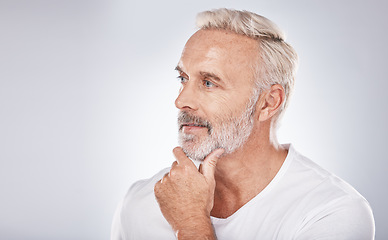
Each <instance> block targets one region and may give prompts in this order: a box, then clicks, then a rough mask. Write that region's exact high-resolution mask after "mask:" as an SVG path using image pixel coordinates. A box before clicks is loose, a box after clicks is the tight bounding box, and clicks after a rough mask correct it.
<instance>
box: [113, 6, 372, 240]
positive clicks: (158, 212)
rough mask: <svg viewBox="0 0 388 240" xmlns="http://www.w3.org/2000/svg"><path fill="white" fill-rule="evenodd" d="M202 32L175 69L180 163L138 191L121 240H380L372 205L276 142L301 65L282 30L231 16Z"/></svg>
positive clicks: (123, 212) (202, 26) (202, 19)
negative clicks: (177, 82)
mask: <svg viewBox="0 0 388 240" xmlns="http://www.w3.org/2000/svg"><path fill="white" fill-rule="evenodd" d="M197 25H198V27H199V30H198V31H197V32H196V33H195V34H194V35H193V36H192V37H191V38H190V39H189V40H188V42H187V43H186V45H185V48H184V50H183V53H182V56H181V59H180V61H179V63H178V66H177V67H176V70H177V71H178V74H179V78H180V80H181V83H182V87H181V90H180V93H179V96H178V98H177V99H176V102H175V105H176V107H177V108H178V109H179V110H180V112H179V117H178V126H179V141H180V147H177V148H175V149H174V150H173V152H174V155H175V158H176V161H175V162H174V163H173V164H172V166H171V168H169V169H165V170H163V171H161V172H160V173H158V174H156V175H155V176H154V177H152V178H151V179H148V180H143V181H139V182H137V183H135V184H134V185H133V186H132V187H131V188H130V190H129V191H128V193H127V195H126V197H125V199H124V200H123V202H122V204H121V205H120V206H119V208H118V210H117V213H116V216H115V219H114V222H113V226H112V239H176V238H177V239H216V238H217V239H220V240H222V239H265V240H268V239H373V238H374V220H373V215H372V211H371V208H370V206H369V204H368V202H367V201H366V200H365V199H364V198H363V197H362V196H361V195H360V194H359V193H358V192H357V191H356V190H354V189H353V188H352V187H351V186H349V185H348V184H346V183H345V182H344V181H342V180H341V179H339V178H337V177H336V176H334V175H333V174H331V173H329V172H327V171H325V170H323V169H322V168H320V167H319V166H317V165H316V164H315V163H313V162H312V161H310V160H309V159H307V158H305V157H304V156H302V155H300V154H299V153H298V152H296V150H295V149H294V148H293V147H292V146H291V145H280V144H278V142H277V139H276V134H275V131H276V125H277V123H278V121H279V119H280V117H281V115H282V113H283V111H284V109H285V108H286V106H287V103H288V100H289V96H290V93H291V90H292V88H293V82H294V75H295V69H296V65H297V56H296V53H295V51H294V49H293V48H292V47H291V46H290V45H289V44H287V43H286V42H285V41H284V37H283V34H282V33H281V31H280V30H279V29H278V28H277V27H276V26H275V25H274V24H273V23H272V22H271V21H269V20H268V19H266V18H264V17H262V16H259V15H256V14H254V13H250V12H246V11H235V10H228V9H219V10H215V11H207V12H203V13H201V14H199V15H198V19H197ZM191 159H192V160H195V161H199V162H201V165H200V166H199V169H197V167H196V165H195V164H194V163H193V161H191Z"/></svg>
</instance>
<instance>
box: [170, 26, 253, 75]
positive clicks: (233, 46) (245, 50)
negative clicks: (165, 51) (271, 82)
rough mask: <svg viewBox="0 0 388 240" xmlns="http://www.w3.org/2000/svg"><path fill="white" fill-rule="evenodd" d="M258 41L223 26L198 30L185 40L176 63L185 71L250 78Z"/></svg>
mask: <svg viewBox="0 0 388 240" xmlns="http://www.w3.org/2000/svg"><path fill="white" fill-rule="evenodd" d="M258 61H259V43H258V41H256V40H254V39H251V38H249V37H246V36H243V35H239V34H236V33H232V32H230V31H225V30H199V31H197V32H196V33H195V34H194V35H193V36H191V38H190V39H189V40H188V41H187V43H186V45H185V48H184V50H183V52H182V56H181V59H180V62H179V64H178V65H179V67H180V68H182V69H183V70H184V71H188V73H189V74H190V72H191V73H195V72H197V71H210V72H217V73H219V74H221V75H224V78H232V79H233V78H234V79H235V78H236V75H238V76H239V77H240V78H241V77H243V78H251V77H252V74H253V66H254V65H256V64H257V63H258Z"/></svg>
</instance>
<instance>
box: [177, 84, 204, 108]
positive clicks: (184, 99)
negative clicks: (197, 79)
mask: <svg viewBox="0 0 388 240" xmlns="http://www.w3.org/2000/svg"><path fill="white" fill-rule="evenodd" d="M197 95H198V94H197V90H196V89H195V86H193V84H192V83H190V81H189V82H187V83H186V84H185V85H183V86H182V88H181V90H180V93H179V95H178V97H177V98H176V100H175V106H176V107H177V108H178V109H180V110H183V109H191V110H197V109H198V96H197Z"/></svg>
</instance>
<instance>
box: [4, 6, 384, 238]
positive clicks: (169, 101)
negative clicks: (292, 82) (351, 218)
mask: <svg viewBox="0 0 388 240" xmlns="http://www.w3.org/2000/svg"><path fill="white" fill-rule="evenodd" d="M217 7H231V8H236V9H247V10H251V11H254V12H257V13H259V14H262V15H264V16H266V17H268V18H270V19H272V20H273V21H274V22H276V23H277V24H278V25H279V26H280V27H281V28H282V29H284V30H285V32H286V33H287V35H288V41H289V42H290V43H291V44H292V45H293V46H294V47H295V48H296V50H297V51H298V53H299V56H300V68H299V72H298V78H297V84H296V89H295V92H294V95H293V98H292V101H291V105H290V108H289V109H288V111H287V113H286V116H285V118H284V121H283V124H282V127H281V129H280V132H279V134H280V140H281V142H283V143H287V142H292V143H293V144H294V145H295V147H296V148H297V150H299V151H300V152H302V153H303V154H305V155H307V156H308V157H310V158H312V159H313V160H315V161H316V162H318V163H319V164H321V165H322V166H323V167H325V168H326V169H328V170H330V171H332V172H334V173H335V174H336V175H338V176H340V177H342V178H343V179H345V180H346V181H348V182H349V183H350V184H352V185H353V186H354V187H355V188H356V189H357V190H358V191H359V192H360V193H361V194H363V195H364V196H365V197H366V198H367V199H368V201H369V202H370V204H371V206H372V208H373V211H374V215H375V219H376V226H377V232H376V238H377V239H388V228H387V227H386V223H387V222H388V217H387V216H388V211H387V207H386V203H387V202H388V193H387V186H386V184H387V180H388V177H387V174H386V171H387V170H388V168H387V166H388V163H387V160H388V159H387V155H386V146H385V143H386V139H387V133H388V127H387V124H386V123H387V122H388V119H387V118H388V110H387V99H386V97H385V95H386V93H387V88H388V83H387V60H386V59H387V55H388V48H387V45H386V43H387V42H388V34H387V23H388V15H387V14H386V10H387V3H386V1H378V0H372V1H366V0H364V1H357V0H353V1H337V0H329V1H252V0H251V1H244V0H240V1H207V0H197V1H178V0H167V1H157V0H154V1H123V0H114V1H108V0H107V1H85V0H84V1H76V0H70V1H65V0H63V1H59V0H57V1H55V0H53V1H18V0H16V1H5V0H0V114H1V117H0V160H1V166H0V186H1V192H0V194H1V198H0V199H1V200H0V215H1V217H0V239H8V240H12V239H39V240H44V239H50V240H52V239H94V240H95V239H108V238H109V232H110V224H111V219H112V215H113V212H114V210H115V207H116V204H117V203H118V201H119V200H120V199H121V198H122V197H123V196H124V194H125V192H126V190H127V189H128V187H129V186H130V184H131V183H133V182H134V181H135V180H137V179H140V178H147V177H150V176H152V175H153V174H154V173H156V172H157V171H158V170H160V169H161V168H164V167H167V166H169V165H170V164H171V162H172V161H173V160H174V158H173V156H172V153H171V150H172V149H173V147H175V146H176V145H177V140H176V137H177V133H176V132H177V130H176V115H177V111H176V109H175V107H174V104H173V102H174V99H175V97H176V95H177V91H178V89H179V82H178V81H177V80H176V73H175V71H174V67H175V65H176V64H177V61H178V59H179V56H180V52H181V50H182V48H183V45H184V43H185V41H186V40H187V38H188V37H189V36H190V35H191V34H192V33H193V32H194V31H195V27H194V18H195V15H196V13H197V12H199V11H202V10H207V9H211V8H217Z"/></svg>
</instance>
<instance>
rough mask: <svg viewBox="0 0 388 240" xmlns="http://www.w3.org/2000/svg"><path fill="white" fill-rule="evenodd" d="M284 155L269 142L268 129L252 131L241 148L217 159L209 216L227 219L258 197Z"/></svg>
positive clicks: (272, 176) (285, 152) (285, 154)
mask: <svg viewBox="0 0 388 240" xmlns="http://www.w3.org/2000/svg"><path fill="white" fill-rule="evenodd" d="M286 156H287V150H286V149H284V148H282V147H281V146H280V145H279V144H277V142H276V141H271V137H270V131H269V128H267V131H265V130H264V129H263V130H260V128H254V129H253V131H252V133H251V135H250V137H249V138H248V140H247V142H246V143H245V144H244V145H243V146H242V147H240V148H239V149H237V150H236V151H235V152H233V153H231V154H228V155H224V156H222V157H221V158H220V159H219V160H218V163H217V167H216V172H215V179H216V189H215V198H214V208H213V211H212V216H215V217H221V218H225V217H228V216H230V215H231V214H233V213H234V212H235V211H237V210H238V209H239V208H240V207H242V206H243V205H244V204H246V203H247V202H248V201H249V200H251V199H252V198H254V197H255V196H256V195H257V194H259V193H260V192H261V191H262V190H263V189H264V188H265V187H266V186H267V185H268V184H269V183H270V182H271V181H272V179H273V178H274V177H275V175H276V174H277V172H278V171H279V169H280V167H281V166H282V164H283V162H284V160H285V158H286Z"/></svg>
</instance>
